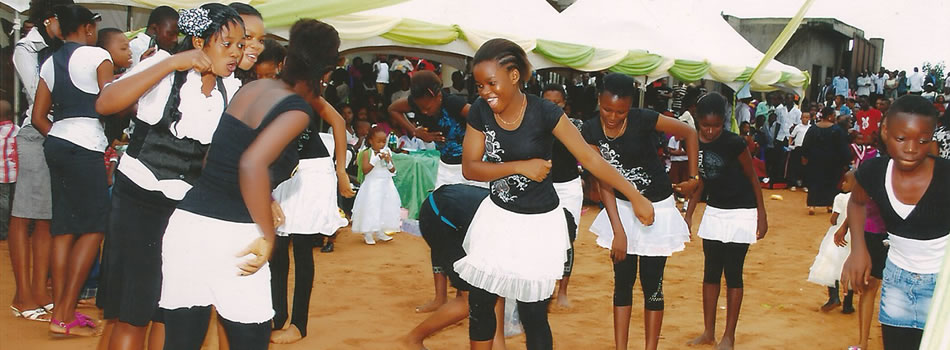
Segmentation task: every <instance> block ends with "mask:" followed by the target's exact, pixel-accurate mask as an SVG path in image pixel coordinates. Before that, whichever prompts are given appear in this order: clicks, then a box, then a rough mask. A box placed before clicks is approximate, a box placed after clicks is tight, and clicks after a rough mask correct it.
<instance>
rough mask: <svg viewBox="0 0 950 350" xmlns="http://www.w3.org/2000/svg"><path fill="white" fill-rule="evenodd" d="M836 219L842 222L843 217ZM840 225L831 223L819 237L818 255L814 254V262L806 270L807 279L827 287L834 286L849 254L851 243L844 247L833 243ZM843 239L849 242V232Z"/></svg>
mask: <svg viewBox="0 0 950 350" xmlns="http://www.w3.org/2000/svg"><path fill="white" fill-rule="evenodd" d="M838 220H839V221H841V222H842V223H843V222H844V217H843V216H842V217H838ZM839 227H841V225H840V224H839V225H832V226H831V227H829V228H828V232H826V233H825V237H824V238H822V239H821V245H820V246H818V255H816V256H815V262H814V263H812V265H811V268H810V269H809V271H808V281H809V282H812V283H816V284H820V285H823V286H827V287H834V286H835V281H837V280H839V279H841V270H842V269H844V261H845V260H847V259H848V255H849V254H851V244H848V245H846V246H844V247H839V246H837V245H835V232H836V231H838V228H839ZM844 238H845V240H847V241H848V242H851V233H850V232H849V233H846V234H845V235H844Z"/></svg>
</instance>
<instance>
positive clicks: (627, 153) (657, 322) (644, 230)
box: [582, 73, 699, 349]
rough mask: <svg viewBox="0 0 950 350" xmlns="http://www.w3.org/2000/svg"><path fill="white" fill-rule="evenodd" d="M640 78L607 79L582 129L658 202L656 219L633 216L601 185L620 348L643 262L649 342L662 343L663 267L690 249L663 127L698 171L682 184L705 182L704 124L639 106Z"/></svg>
mask: <svg viewBox="0 0 950 350" xmlns="http://www.w3.org/2000/svg"><path fill="white" fill-rule="evenodd" d="M633 86H634V81H633V78H631V77H629V76H626V75H623V74H617V73H613V74H609V75H607V76H606V77H604V83H603V88H602V89H603V91H601V93H600V96H599V97H598V99H599V102H600V109H599V113H598V115H596V116H595V117H594V118H592V119H590V120H588V121H587V122H586V123H584V130H583V132H582V134H583V135H584V139H585V140H586V141H587V143H588V144H590V145H592V146H593V147H595V148H597V149H598V150H599V151H600V155H601V156H602V157H603V158H604V159H605V160H606V161H607V163H609V164H610V165H612V166H613V167H614V168H616V169H617V171H619V172H620V174H621V175H623V176H624V179H625V180H626V181H625V182H627V183H629V184H631V185H635V186H636V187H637V189H638V190H639V192H640V193H642V194H643V196H644V197H646V199H648V200H649V201H650V202H651V204H652V205H651V206H652V207H653V208H654V210H655V212H656V223H655V224H654V225H652V226H644V225H641V224H640V223H638V222H637V220H635V219H634V218H633V216H631V215H630V210H629V208H630V206H631V202H630V200H631V199H633V198H630V196H629V195H627V194H626V193H622V192H620V191H616V190H615V188H616V185H614V184H610V183H603V181H601V184H600V195H601V198H602V200H603V203H604V210H603V211H601V213H600V214H599V215H598V216H597V219H595V220H594V222H593V224H591V228H590V230H591V232H593V233H594V234H596V235H598V238H597V244H598V245H600V246H601V247H604V248H607V249H610V256H611V258H612V260H613V262H614V279H615V283H614V341H615V343H616V346H617V348H618V349H625V348H626V347H627V334H628V332H629V328H630V314H631V305H632V304H633V284H634V281H635V279H636V272H637V270H638V266H637V264H638V263H639V270H640V285H641V286H642V288H643V294H644V309H645V311H644V315H645V316H644V318H645V320H646V321H645V325H644V326H645V330H646V339H645V341H646V348H648V349H656V347H657V343H658V342H659V337H660V326H661V325H662V322H663V288H662V286H663V270H664V268H665V266H666V258H667V257H669V256H670V255H672V254H673V253H674V252H678V251H681V250H683V248H685V243H686V242H687V241H689V228H688V227H687V225H686V222H685V221H683V217H682V216H681V215H680V213H679V210H677V209H676V205H675V201H674V199H673V189H674V185H673V184H671V183H670V179H669V176H668V175H667V174H666V169H665V167H664V166H663V163H662V162H661V161H660V158H659V156H657V145H659V141H658V140H657V135H656V134H657V133H656V132H657V131H661V132H665V133H669V134H672V135H673V136H674V137H678V138H681V139H683V140H685V142H686V151H687V152H688V156H689V160H688V162H689V169H690V174H694V175H693V176H692V177H691V178H690V179H689V180H687V181H686V182H683V183H680V184H676V187H678V191H680V192H682V193H683V194H684V195H685V196H689V195H690V194H692V191H693V189H694V188H695V187H696V186H697V185H698V184H699V175H696V174H698V171H699V170H698V169H697V168H698V166H697V158H698V156H697V155H698V153H699V147H698V141H697V137H696V130H695V129H693V128H691V127H690V126H689V125H687V124H686V123H683V122H681V121H679V120H676V119H673V118H669V117H664V116H660V115H659V114H657V113H656V112H654V111H652V110H649V109H639V108H631V106H632V105H633V93H634V87H633Z"/></svg>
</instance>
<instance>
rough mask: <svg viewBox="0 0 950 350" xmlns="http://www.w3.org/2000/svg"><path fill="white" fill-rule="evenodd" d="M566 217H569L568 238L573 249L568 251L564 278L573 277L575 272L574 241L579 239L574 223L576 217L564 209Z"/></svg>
mask: <svg viewBox="0 0 950 350" xmlns="http://www.w3.org/2000/svg"><path fill="white" fill-rule="evenodd" d="M564 215H565V216H566V217H567V238H568V239H570V241H571V247H570V248H568V249H567V261H565V262H564V277H571V272H572V271H574V240H575V239H577V224H575V223H574V215H572V214H571V212H570V211H568V210H567V209H564Z"/></svg>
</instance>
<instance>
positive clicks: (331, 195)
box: [274, 157, 347, 236]
mask: <svg viewBox="0 0 950 350" xmlns="http://www.w3.org/2000/svg"><path fill="white" fill-rule="evenodd" d="M337 190H338V189H337V178H336V172H335V171H334V168H333V160H331V159H330V157H323V158H316V159H302V160H300V164H299V165H297V172H296V173H295V174H294V176H293V177H291V178H289V179H287V180H286V181H284V182H282V183H281V184H280V185H278V186H277V188H276V189H274V200H276V201H277V203H279V204H280V209H281V210H283V211H284V217H285V218H286V219H285V220H284V224H283V225H280V227H278V228H277V234H278V235H281V236H286V235H288V234H318V233H319V234H323V235H327V236H331V235H333V233H335V232H336V230H338V229H339V228H341V227H344V226H346V224H347V221H346V218H345V217H343V216H341V215H340V209H339V207H338V206H337Z"/></svg>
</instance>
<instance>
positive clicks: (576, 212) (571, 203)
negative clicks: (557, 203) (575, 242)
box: [554, 176, 584, 225]
mask: <svg viewBox="0 0 950 350" xmlns="http://www.w3.org/2000/svg"><path fill="white" fill-rule="evenodd" d="M554 191H556V192H557V197H558V198H559V199H560V200H561V208H564V209H567V211H569V212H571V215H573V216H574V224H575V225H580V224H581V208H582V207H583V206H584V185H583V184H582V183H581V178H580V176H578V177H577V178H576V179H574V180H571V181H568V182H561V183H557V182H555V183H554Z"/></svg>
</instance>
